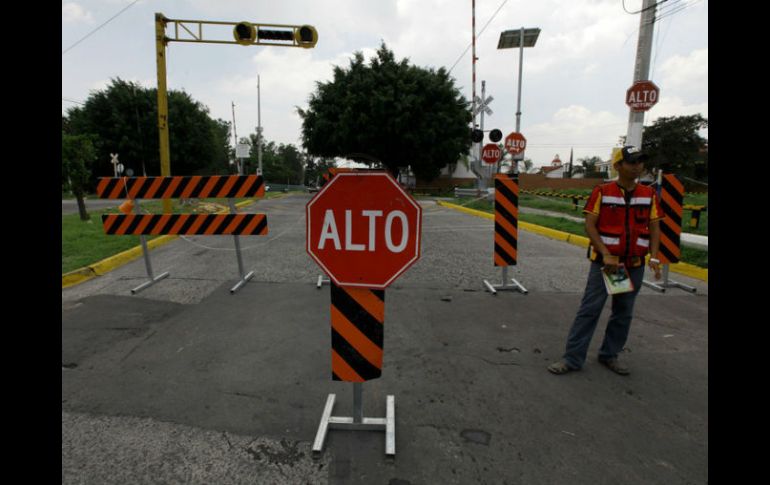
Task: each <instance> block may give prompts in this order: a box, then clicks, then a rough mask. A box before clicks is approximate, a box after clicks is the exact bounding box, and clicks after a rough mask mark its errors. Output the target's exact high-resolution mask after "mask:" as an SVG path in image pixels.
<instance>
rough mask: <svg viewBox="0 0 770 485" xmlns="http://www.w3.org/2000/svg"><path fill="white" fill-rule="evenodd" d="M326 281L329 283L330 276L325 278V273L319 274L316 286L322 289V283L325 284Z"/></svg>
mask: <svg viewBox="0 0 770 485" xmlns="http://www.w3.org/2000/svg"><path fill="white" fill-rule="evenodd" d="M324 283H329V278H324V275H322V274H319V275H318V283H316V288H318V289H319V290H320V289H321V285H323V284H324Z"/></svg>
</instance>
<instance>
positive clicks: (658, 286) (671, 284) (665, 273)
mask: <svg viewBox="0 0 770 485" xmlns="http://www.w3.org/2000/svg"><path fill="white" fill-rule="evenodd" d="M642 284H643V285H644V286H647V287H649V288H652V289H653V290H655V291H659V292H661V293H665V292H666V288H679V289H682V290H685V291H689V292H690V293H695V292H696V291H698V289H697V288H694V287H692V286H689V285H685V284H684V283H679V282H678V281H673V280H672V281H669V280H668V264H664V265H663V283H661V284H656V283H653V282H651V281H647V280H644V281H642Z"/></svg>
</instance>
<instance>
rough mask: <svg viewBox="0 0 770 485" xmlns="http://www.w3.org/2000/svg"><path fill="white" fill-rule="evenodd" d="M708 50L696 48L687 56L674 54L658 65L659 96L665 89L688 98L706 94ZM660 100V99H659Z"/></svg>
mask: <svg viewBox="0 0 770 485" xmlns="http://www.w3.org/2000/svg"><path fill="white" fill-rule="evenodd" d="M708 55H709V51H708V49H696V50H694V51H692V52H690V54H689V55H687V56H674V57H671V58H669V59H668V60H666V62H665V63H663V65H662V66H661V67H660V72H661V81H660V82H661V86H660V89H661V98H663V95H664V87H665V90H667V91H669V92H671V93H676V94H681V95H684V96H687V97H688V98H689V99H693V98H696V97H697V98H703V97H707V96H708V88H709V78H708V74H709V59H708ZM661 101H662V99H661Z"/></svg>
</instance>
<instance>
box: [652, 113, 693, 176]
mask: <svg viewBox="0 0 770 485" xmlns="http://www.w3.org/2000/svg"><path fill="white" fill-rule="evenodd" d="M704 128H708V120H707V119H706V118H704V117H703V116H701V115H700V114H697V115H689V116H671V117H665V118H658V119H657V120H655V122H654V123H653V124H652V125H650V126H647V127H645V128H644V136H643V138H642V149H643V150H644V151H645V152H647V154H648V155H649V157H650V159H649V160H648V161H647V162H646V163H645V168H646V169H648V170H652V169H654V168H662V169H663V170H664V171H665V172H671V173H674V174H676V175H678V176H684V177H692V178H694V179H697V180H701V181H705V180H707V179H708V149H707V144H708V140H706V139H705V138H703V137H702V136H701V135H700V134H699V133H698V132H699V131H700V130H702V129H704Z"/></svg>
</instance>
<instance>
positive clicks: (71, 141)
mask: <svg viewBox="0 0 770 485" xmlns="http://www.w3.org/2000/svg"><path fill="white" fill-rule="evenodd" d="M61 158H62V164H61V167H62V181H64V180H67V181H68V183H69V188H70V190H71V191H72V193H73V194H74V195H75V199H77V202H78V212H79V213H80V219H81V220H83V221H87V220H88V219H89V215H88V212H87V211H86V204H85V202H84V201H83V196H84V195H85V194H86V192H87V191H88V186H89V182H90V178H91V169H92V165H93V163H94V161H96V148H94V143H93V136H89V135H68V134H66V133H64V132H63V131H62V135H61Z"/></svg>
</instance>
